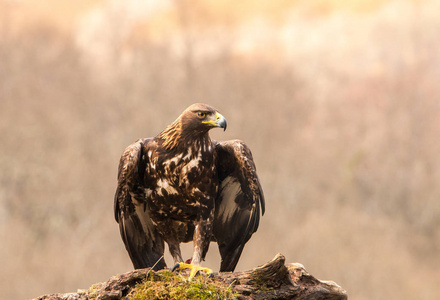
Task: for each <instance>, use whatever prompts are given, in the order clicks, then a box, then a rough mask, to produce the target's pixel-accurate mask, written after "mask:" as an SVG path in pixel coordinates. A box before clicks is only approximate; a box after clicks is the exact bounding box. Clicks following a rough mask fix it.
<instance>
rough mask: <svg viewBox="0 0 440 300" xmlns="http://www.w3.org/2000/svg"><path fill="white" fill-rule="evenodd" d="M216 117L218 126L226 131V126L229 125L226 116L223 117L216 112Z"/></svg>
mask: <svg viewBox="0 0 440 300" xmlns="http://www.w3.org/2000/svg"><path fill="white" fill-rule="evenodd" d="M215 118H216V122H215V123H216V126H217V127H220V128H223V131H225V130H226V126H227V125H228V124H227V122H226V119H225V117H223V116H222V115H221V114H219V113H216V114H215Z"/></svg>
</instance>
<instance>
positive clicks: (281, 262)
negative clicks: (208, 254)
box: [37, 254, 347, 300]
mask: <svg viewBox="0 0 440 300" xmlns="http://www.w3.org/2000/svg"><path fill="white" fill-rule="evenodd" d="M148 274H150V275H148ZM155 274H156V273H155V272H154V271H150V269H141V270H134V271H131V272H128V273H125V274H122V275H118V276H114V277H112V278H110V279H109V280H108V281H107V282H104V283H99V284H95V285H93V286H92V287H91V288H90V289H89V290H83V291H81V290H80V291H78V292H77V293H68V294H53V295H44V296H41V297H39V298H37V300H87V299H98V300H99V299H100V300H112V299H121V298H122V297H125V296H126V295H128V293H129V292H130V291H131V290H132V289H133V288H134V287H135V286H136V284H138V283H139V282H141V281H143V280H144V279H146V278H147V276H151V275H153V276H155ZM212 280H216V281H219V282H222V283H224V284H226V285H228V286H230V287H231V289H232V290H234V291H235V292H237V293H238V294H239V298H240V299H246V300H247V299H257V300H258V299H298V300H311V299H317V300H321V299H329V300H344V299H347V294H346V292H345V290H343V289H342V288H341V287H340V286H338V285H337V284H336V283H334V282H332V281H321V280H318V279H316V278H315V277H313V276H312V275H310V274H309V273H308V272H307V271H306V270H305V268H304V267H303V266H302V265H301V264H298V263H296V264H288V265H285V258H284V256H283V255H282V254H277V255H276V256H275V257H274V258H273V259H272V260H271V261H269V262H268V263H266V264H264V265H262V266H260V267H257V268H254V269H252V270H249V271H244V272H235V273H216V274H214V276H213V279H212Z"/></svg>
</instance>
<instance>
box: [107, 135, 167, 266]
mask: <svg viewBox="0 0 440 300" xmlns="http://www.w3.org/2000/svg"><path fill="white" fill-rule="evenodd" d="M148 141H149V139H143V140H139V141H137V142H135V143H134V144H131V145H130V146H128V147H127V148H126V149H125V151H124V153H123V154H122V157H121V160H120V162H119V169H118V186H117V189H116V194H115V206H114V210H115V219H116V221H117V222H118V223H119V230H120V233H121V237H122V240H123V241H124V244H125V248H126V249H127V251H128V253H129V255H130V258H131V261H132V262H133V266H134V268H135V269H141V268H147V267H152V266H153V265H155V264H156V262H157V264H156V265H155V269H157V270H159V269H163V268H164V267H166V265H165V261H164V260H163V259H161V257H162V255H163V252H164V241H163V239H162V237H161V236H160V235H159V233H158V232H157V230H156V228H155V226H154V224H153V223H152V221H151V219H150V217H149V213H148V208H147V205H146V203H145V195H144V193H145V191H144V187H143V184H142V181H143V178H144V176H145V175H146V174H145V172H146V165H147V164H148V157H147V155H143V153H145V151H146V149H147V147H148ZM147 175H148V174H147ZM159 260H160V261H159Z"/></svg>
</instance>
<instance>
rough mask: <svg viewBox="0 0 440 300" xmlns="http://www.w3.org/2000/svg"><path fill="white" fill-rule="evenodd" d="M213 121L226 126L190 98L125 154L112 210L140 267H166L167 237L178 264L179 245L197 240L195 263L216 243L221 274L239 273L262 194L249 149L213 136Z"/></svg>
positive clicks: (260, 209) (208, 108)
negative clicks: (237, 268)
mask: <svg viewBox="0 0 440 300" xmlns="http://www.w3.org/2000/svg"><path fill="white" fill-rule="evenodd" d="M214 127H221V128H223V129H224V130H226V119H225V118H224V117H223V116H222V115H221V114H220V113H219V112H218V111H217V110H215V109H214V108H212V107H211V106H209V105H206V104H200V103H197V104H193V105H191V106H190V107H188V108H187V109H186V110H185V111H184V112H183V113H182V114H181V115H180V116H179V117H178V118H177V119H176V120H175V121H174V122H173V123H172V124H171V125H169V126H168V127H167V128H166V129H165V130H163V131H162V132H161V133H159V134H158V135H157V136H156V137H154V138H145V139H140V140H138V141H137V142H135V143H133V144H131V145H130V146H128V147H127V148H126V149H125V151H124V152H123V154H122V157H121V160H120V163H119V170H118V186H117V189H116V194H115V206H114V210H115V218H116V221H117V222H118V223H119V229H120V233H121V236H122V240H123V241H124V243H125V247H126V249H127V251H128V253H129V255H130V258H131V261H132V262H133V265H134V268H135V269H140V268H147V267H153V266H154V269H156V270H159V269H163V268H165V267H166V264H165V260H164V259H163V254H164V242H166V243H167V244H168V247H169V250H170V252H171V255H172V256H173V259H174V263H179V262H182V261H183V259H182V256H181V253H180V243H187V242H190V241H193V243H194V253H193V256H192V260H191V263H192V265H194V266H196V267H197V266H200V263H201V262H202V261H203V260H204V258H205V255H206V253H207V251H208V247H209V244H210V242H211V241H216V242H217V243H218V246H219V250H220V255H221V265H220V272H225V271H234V269H235V266H236V265H237V262H238V259H239V258H240V255H241V252H242V251H243V247H244V245H245V243H246V242H247V241H248V240H249V239H250V237H251V236H252V234H253V233H254V232H255V231H256V230H257V228H258V224H259V221H260V213H261V214H264V196H263V191H262V189H261V185H260V182H259V180H258V176H257V173H256V169H255V165H254V161H253V158H252V154H251V151H250V150H249V148H248V147H247V146H246V144H244V143H243V142H242V141H239V140H232V141H225V142H217V141H214V140H211V138H210V137H209V133H208V132H209V130H210V129H212V128H214Z"/></svg>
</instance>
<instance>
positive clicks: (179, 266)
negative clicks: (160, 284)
mask: <svg viewBox="0 0 440 300" xmlns="http://www.w3.org/2000/svg"><path fill="white" fill-rule="evenodd" d="M176 269H179V270H185V269H191V273H190V274H189V278H188V280H189V281H191V280H192V279H193V278H194V276H196V275H197V273H198V272H199V271H203V272H205V273H206V274H212V270H211V269H209V268H204V267H201V266H197V265H192V264H187V263H183V262H181V263H177V264H176V265H175V266H174V267H173V269H172V270H171V271H174V270H176Z"/></svg>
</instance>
